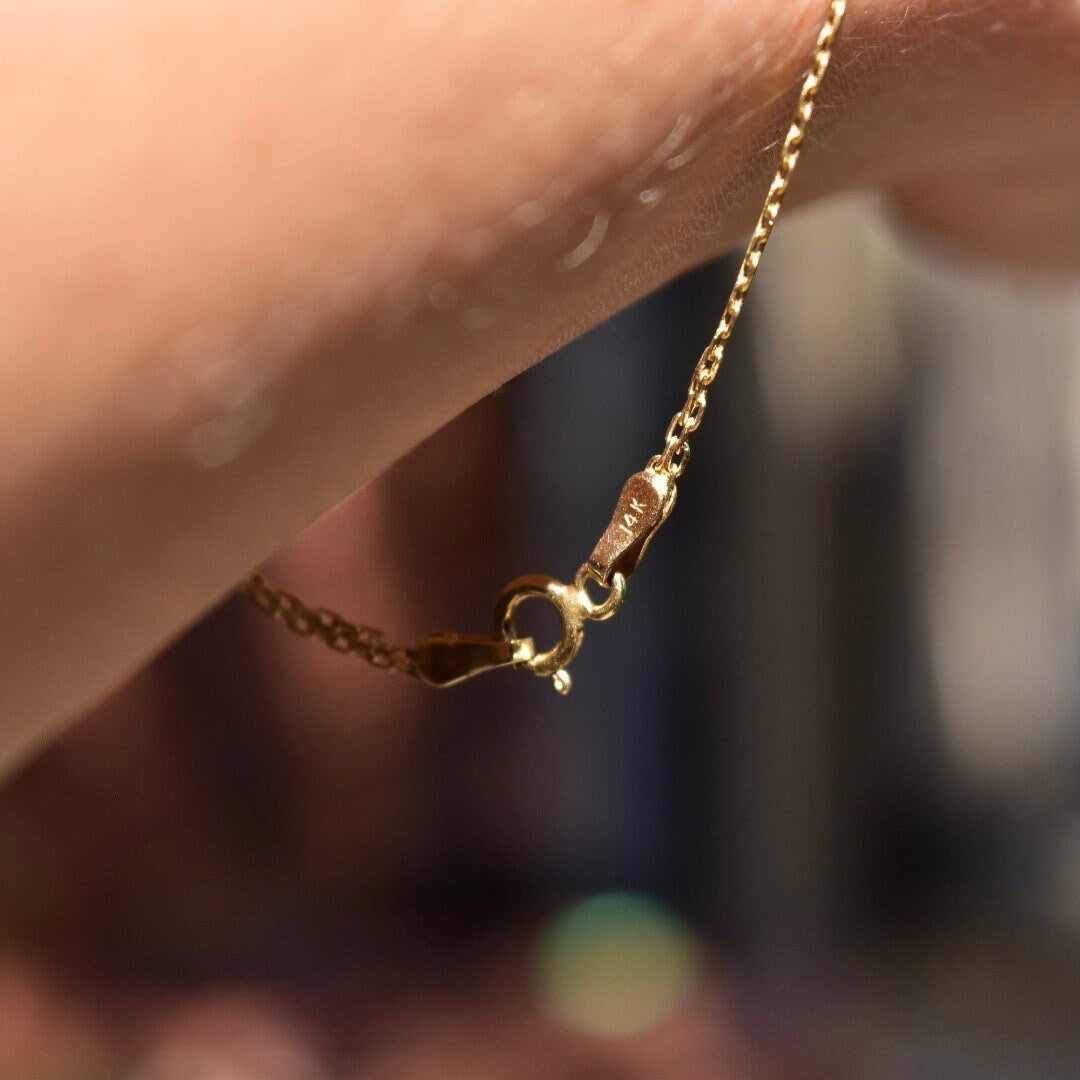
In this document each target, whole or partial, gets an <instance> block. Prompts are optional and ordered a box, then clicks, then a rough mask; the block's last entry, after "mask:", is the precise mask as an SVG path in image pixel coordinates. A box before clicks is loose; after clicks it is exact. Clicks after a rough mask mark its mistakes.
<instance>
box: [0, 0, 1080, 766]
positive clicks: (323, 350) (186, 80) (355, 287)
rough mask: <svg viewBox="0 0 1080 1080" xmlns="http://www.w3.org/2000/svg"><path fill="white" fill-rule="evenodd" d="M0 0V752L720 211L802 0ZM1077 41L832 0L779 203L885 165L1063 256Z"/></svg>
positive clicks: (929, 216) (848, 183)
mask: <svg viewBox="0 0 1080 1080" xmlns="http://www.w3.org/2000/svg"><path fill="white" fill-rule="evenodd" d="M5 7H6V8H7V10H6V11H5V15H4V25H5V33H4V35H3V39H2V40H0V72H2V75H0V84H2V93H0V135H2V138H3V144H4V153H3V154H2V155H0V235H3V237H4V246H3V249H2V250H0V522H2V528H0V768H10V767H11V765H12V764H14V763H15V762H16V761H18V760H20V759H21V758H23V757H25V755H26V754H27V753H29V752H30V751H31V750H32V749H33V748H34V747H35V746H38V745H40V744H41V743H42V742H43V741H44V740H46V739H48V738H49V737H50V735H52V734H54V733H56V732H58V731H59V730H61V729H62V727H63V725H64V724H65V723H67V722H69V721H70V720H71V719H72V718H73V717H75V716H77V715H78V713H79V711H80V710H82V709H84V708H85V707H86V706H88V705H89V704H90V703H92V702H93V701H95V700H97V699H98V698H100V697H101V696H102V695H103V694H104V693H106V692H107V691H108V690H110V689H111V688H113V687H114V686H116V685H117V684H118V683H119V682H121V681H122V680H123V679H124V678H125V677H127V676H128V675H129V674H130V673H131V672H133V671H134V670H136V669H137V668H138V667H139V666H140V665H142V664H143V663H144V662H145V661H146V660H147V659H148V658H149V657H151V656H152V655H153V654H154V653H155V652H157V651H158V650H159V649H161V648H162V646H163V645H164V644H166V643H167V642H168V641H169V640H171V639H172V638H173V637H175V635H177V634H178V633H179V632H180V631H181V630H183V628H184V627H186V626H188V625H190V624H191V623H192V622H193V621H194V620H195V619H197V618H198V617H199V616H200V614H202V613H203V612H205V611H206V610H207V609H208V608H209V607H210V606H211V605H213V604H214V603H215V601H217V600H218V599H219V598H220V597H221V596H222V595H223V594H225V593H226V592H227V591H228V590H229V589H230V588H231V587H232V586H233V585H234V583H235V582H237V581H238V580H240V579H241V578H242V577H243V576H244V575H245V574H246V573H248V572H249V571H250V570H251V569H252V568H253V567H255V566H256V565H257V564H259V563H260V562H261V561H262V560H263V559H264V558H266V557H267V556H268V555H269V554H270V553H271V552H273V551H274V550H275V549H276V548H278V547H279V546H280V545H281V544H282V543H284V542H285V541H286V540H288V539H290V538H291V537H294V536H295V535H296V534H298V533H299V532H300V531H301V530H302V529H303V528H304V526H305V525H307V524H308V523H309V522H311V521H313V520H314V519H315V518H317V517H318V516H319V515H320V514H322V513H323V512H324V511H326V510H327V509H328V508H329V507H331V506H332V505H334V504H335V503H336V502H338V501H339V500H340V499H342V498H344V497H345V496H346V495H348V494H349V493H350V492H351V491H354V490H355V489H356V488H357V487H358V486H360V485H362V484H363V483H365V482H366V481H368V480H369V479H371V478H372V477H374V476H376V475H377V474H378V473H379V472H381V471H382V470H383V469H385V468H386V467H387V466H388V465H389V464H391V463H392V462H393V461H394V460H395V459H397V458H398V457H400V456H401V455H402V454H403V453H405V452H406V451H407V450H409V449H410V448H411V447H413V446H415V445H416V444H417V443H418V442H420V441H421V440H423V439H424V438H425V437H426V436H427V435H429V434H430V433H431V432H433V431H435V430H436V429H437V428H439V427H440V426H441V425H442V424H444V423H445V422H446V421H447V420H448V419H450V418H451V417H453V416H454V415H456V414H457V413H459V412H460V411H461V410H462V409H464V408H465V407H466V406H468V405H469V404H470V403H472V402H474V401H476V400H477V399H479V398H480V397H482V396H484V395H485V394H487V393H489V392H490V391H491V390H493V389H494V388H496V387H498V386H499V385H500V384H502V383H503V382H505V381H506V380H507V379H510V378H512V377H513V376H514V375H515V374H516V373H517V372H519V371H521V370H522V369H523V368H524V367H526V366H527V365H529V364H531V363H533V362H535V361H537V360H539V359H540V358H542V357H543V356H545V355H547V354H548V353H550V352H551V351H552V350H553V349H554V348H555V347H557V346H558V345H560V344H561V343H564V342H565V341H567V340H569V339H571V338H573V337H574V336H576V335H577V334H579V333H580V332H582V331H583V330H585V329H586V328H588V327H590V326H592V325H594V324H596V323H597V322H599V321H601V320H602V319H603V318H605V317H606V316H608V315H610V314H611V313H613V312H614V311H616V310H618V309H619V308H621V307H623V306H625V305H626V304H627V303H629V302H630V301H631V300H633V299H634V298H636V297H638V296H640V295H642V294H643V293H645V292H648V291H649V290H651V289H653V288H655V287H656V286H657V285H659V284H660V283H662V282H663V281H664V280H666V279H669V278H670V277H672V276H673V275H675V274H676V273H678V272H679V271H681V270H683V269H685V268H686V267H688V266H690V265H692V264H693V263H696V262H699V261H701V260H702V259H704V258H706V257H708V256H710V255H713V254H716V253H717V252H720V251H722V250H724V249H726V248H728V247H730V246H731V245H733V244H734V243H736V242H737V241H738V239H739V238H740V236H742V235H744V234H745V233H746V231H747V229H748V226H749V225H750V223H751V222H752V220H753V217H754V215H755V213H756V211H757V208H758V206H759V204H760V202H761V199H762V197H763V194H764V189H765V187H766V185H767V182H768V174H769V173H770V172H771V170H772V169H773V167H774V164H775V155H776V140H777V137H778V135H779V133H780V132H781V131H782V130H783V126H784V124H785V123H786V121H787V117H788V114H789V112H790V109H791V106H792V103H793V100H794V94H795V88H796V85H797V83H798V80H799V76H800V75H801V73H802V71H803V70H804V68H805V66H806V64H807V63H808V60H809V57H810V55H811V52H812V48H813V41H814V38H815V35H816V33H817V29H818V26H819V24H820V22H821V20H822V18H823V17H824V14H825V10H826V5H825V3H824V2H821V0H818V2H813V3H811V2H809V0H782V2H776V3H762V2H761V0H667V2H665V3H663V4H659V3H655V2H653V3H648V2H644V0H597V2H593V3H589V4H581V3H564V2H561V0H548V2H546V3H535V2H526V0H521V2H515V3H510V4H508V3H505V2H504V0H396V2H383V0H371V2H368V3H365V4H362V5H358V4H356V3H345V2H344V0H306V2H305V3H303V4H299V3H293V2H291V0H288V2H278V3H273V4H269V5H268V4H259V5H256V4H254V3H249V2H247V0H232V2H229V3H219V2H214V3H211V2H209V0H194V2H190V0H187V2H185V3H178V2H171V0H168V2H163V3H155V4H149V5H147V4H135V3H133V2H131V0H98V2H93V3H83V4H80V5H62V4H48V3H45V4H35V5H25V4H10V5H5ZM1078 57H1080V7H1078V6H1077V5H1076V4H1075V3H1074V2H1073V0H1068V2H1066V0H916V2H913V3H908V2H906V0H853V2H852V3H851V5H850V11H849V15H848V21H847V24H846V27H845V32H844V35H843V37H842V39H841V41H840V44H839V47H838V51H837V56H836V62H835V67H834V69H833V70H832V71H831V72H830V75H829V79H828V82H827V84H826V88H825V90H824V91H823V94H822V98H821V102H820V106H819V110H818V113H817V114H816V116H815V121H814V125H813V129H812V133H811V136H810V138H809V140H808V142H807V145H806V151H805V154H804V159H803V162H802V163H801V165H800V171H799V174H798V176H797V178H796V181H795V184H794V186H793V190H792V197H791V198H792V203H796V202H808V201H810V200H812V199H815V198H819V197H821V196H824V195H827V194H829V193H831V192H835V191H839V190H843V189H847V188H853V187H866V188H878V189H882V190H884V191H887V192H890V193H892V194H894V195H895V197H896V199H897V202H898V204H899V205H900V206H901V207H902V208H903V209H904V210H905V211H906V212H907V213H908V214H909V216H910V217H911V218H912V219H913V220H914V221H915V222H916V223H921V224H922V225H923V226H925V227H926V228H927V229H928V230H931V231H933V232H934V233H935V234H936V235H938V236H939V237H940V238H942V239H943V240H944V241H946V242H950V243H953V244H954V245H955V246H957V247H958V248H959V249H960V250H961V251H964V252H967V253H970V254H973V255H977V256H979V257H982V258H988V259H992V260H993V259H996V260H1000V261H1007V262H1009V263H1012V264H1013V265H1014V266H1015V267H1017V268H1020V269H1022V270H1024V271H1035V272H1047V273H1070V272H1075V269H1076V267H1075V264H1074V260H1075V259H1076V258H1077V255H1078V252H1080V221H1078V219H1080V213H1078V210H1077V191H1078V190H1080V169H1078V163H1077V157H1078V155H1077V151H1076V142H1077V122H1076V121H1077V117H1076V112H1077V109H1076V102H1077V100H1080V59H1078ZM642 193H649V194H646V195H644V196H643V195H642ZM657 193H659V194H657ZM597 240H599V244H598V246H597V244H596V242H597ZM766 260H767V256H766ZM751 302H752V301H751ZM692 359H693V358H689V357H688V358H687V361H688V365H689V362H690V361H691V360H692ZM630 374H631V373H628V377H629V376H630ZM677 404H678V403H677V402H667V403H665V402H658V403H657V424H658V430H659V426H660V425H662V424H663V422H664V421H665V420H666V418H667V414H668V411H669V406H671V407H672V408H674V406H675V405H677ZM581 407H582V408H587V409H590V410H596V411H600V412H602V411H603V410H605V409H609V408H617V407H618V394H617V391H616V390H613V393H612V399H611V400H610V401H604V402H597V401H588V402H582V403H581ZM599 437H602V436H601V435H599V434H598V438H599ZM416 512H417V514H420V515H422V514H423V512H424V508H423V507H422V506H418V507H417V510H416ZM498 584H501V583H493V585H494V586H496V587H497V586H498Z"/></svg>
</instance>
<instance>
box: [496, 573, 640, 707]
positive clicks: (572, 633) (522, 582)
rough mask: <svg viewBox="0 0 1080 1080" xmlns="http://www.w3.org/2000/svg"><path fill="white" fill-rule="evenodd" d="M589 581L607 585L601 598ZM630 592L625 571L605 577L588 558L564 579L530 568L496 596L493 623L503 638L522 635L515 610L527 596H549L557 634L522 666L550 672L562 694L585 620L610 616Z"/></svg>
mask: <svg viewBox="0 0 1080 1080" xmlns="http://www.w3.org/2000/svg"><path fill="white" fill-rule="evenodd" d="M590 581H594V582H596V583H597V584H598V585H601V586H603V587H606V588H608V589H609V590H610V591H609V592H608V595H607V596H606V597H604V599H603V600H600V601H596V600H594V599H593V598H592V597H591V596H590V595H589V592H588V585H589V582H590ZM625 598H626V575H625V574H621V573H613V574H611V576H610V580H609V581H607V582H605V581H603V580H602V579H601V577H600V575H599V574H597V573H596V571H595V570H593V568H592V567H590V566H589V564H588V563H586V564H585V565H584V566H582V567H581V569H580V570H578V572H577V574H576V575H575V576H574V580H573V582H571V583H570V584H564V583H563V582H561V581H558V580H557V579H556V578H553V577H549V576H548V575H547V574H526V575H525V576H524V577H519V578H516V579H515V580H514V581H511V582H510V584H509V585H507V586H506V588H505V589H503V591H502V592H501V593H499V595H498V597H497V598H496V600H495V610H494V612H493V615H492V628H493V630H494V633H495V635H496V636H497V637H499V638H501V639H502V640H503V641H517V640H520V637H519V635H518V631H517V626H516V624H515V614H516V612H517V609H518V608H519V607H520V606H521V604H522V603H524V602H525V601H526V600H547V601H548V602H549V603H550V604H552V605H553V606H554V608H555V610H556V611H557V612H558V614H559V639H558V641H557V642H556V643H555V644H554V645H553V646H552V647H551V648H550V649H548V650H547V651H545V652H534V653H533V655H532V656H530V657H528V658H527V659H526V660H523V661H522V663H521V665H520V666H522V667H525V668H528V669H529V670H530V671H531V672H533V674H534V675H540V676H544V677H550V678H551V682H552V685H553V686H554V687H555V689H556V691H558V693H560V694H568V693H569V692H570V685H571V680H570V673H569V672H568V671H567V670H566V669H567V666H568V665H569V664H570V661H571V660H573V659H574V657H575V656H577V654H578V650H579V649H580V648H581V643H582V641H583V640H584V638H585V622H586V620H588V619H593V620H596V621H598V622H599V621H602V620H604V619H610V618H611V616H612V615H614V614H615V612H616V611H618V610H619V607H620V605H621V604H622V602H623V600H624V599H625Z"/></svg>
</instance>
